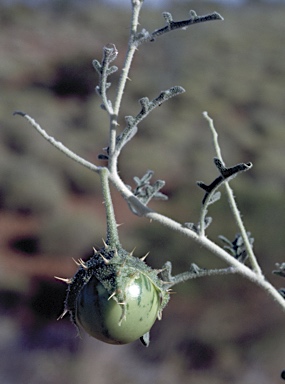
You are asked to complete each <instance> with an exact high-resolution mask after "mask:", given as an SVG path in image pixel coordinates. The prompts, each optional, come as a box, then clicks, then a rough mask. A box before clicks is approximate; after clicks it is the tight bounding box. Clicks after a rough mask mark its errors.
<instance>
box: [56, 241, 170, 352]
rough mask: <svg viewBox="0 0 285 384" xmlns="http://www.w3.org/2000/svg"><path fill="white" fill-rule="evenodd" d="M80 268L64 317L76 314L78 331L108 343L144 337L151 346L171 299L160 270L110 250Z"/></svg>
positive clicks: (144, 341) (103, 251) (69, 287)
mask: <svg viewBox="0 0 285 384" xmlns="http://www.w3.org/2000/svg"><path fill="white" fill-rule="evenodd" d="M78 264H79V270H78V271H77V273H76V274H75V276H74V277H73V278H72V279H68V280H65V281H66V282H68V284H69V285H68V290H67V297H66V300H65V310H64V313H63V315H64V314H65V313H67V312H70V314H71V320H72V321H73V323H74V324H75V325H76V326H78V327H80V328H82V329H84V330H85V331H86V332H87V333H88V334H90V335H91V336H93V337H95V338H96V339H98V340H101V341H104V342H106V343H109V344H126V343H130V342H132V341H135V340H137V339H139V338H141V341H142V342H143V344H145V345H148V332H149V330H150V329H151V327H152V326H153V324H154V322H155V320H156V319H157V318H158V319H160V318H161V313H162V310H163V308H164V307H165V305H166V304H167V302H168V300H169V293H168V291H167V290H166V289H165V288H164V284H163V282H162V281H161V280H160V279H159V278H158V276H157V275H158V274H159V272H160V271H156V270H153V269H152V268H150V267H149V266H148V265H147V264H146V263H145V262H144V261H143V260H142V259H138V258H136V257H133V256H132V254H130V253H128V252H127V251H125V250H124V249H122V248H120V249H115V250H114V249H110V248H109V247H108V246H107V245H106V246H105V247H104V248H102V249H100V250H99V251H95V253H94V255H93V256H92V257H91V258H90V260H88V261H87V262H83V261H82V260H79V263H78ZM63 315H62V316H63Z"/></svg>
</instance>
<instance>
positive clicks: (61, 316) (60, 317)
mask: <svg viewBox="0 0 285 384" xmlns="http://www.w3.org/2000/svg"><path fill="white" fill-rule="evenodd" d="M67 312H68V310H67V309H65V310H64V311H63V312H62V314H61V315H60V316H59V317H58V318H57V320H61V319H62V318H63V317H64V316H65V315H66V314H67Z"/></svg>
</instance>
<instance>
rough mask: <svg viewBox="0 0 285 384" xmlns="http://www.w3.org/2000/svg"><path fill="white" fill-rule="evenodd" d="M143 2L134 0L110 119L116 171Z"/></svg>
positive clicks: (111, 156)
mask: <svg viewBox="0 0 285 384" xmlns="http://www.w3.org/2000/svg"><path fill="white" fill-rule="evenodd" d="M142 4H143V2H142V1H139V0H132V17H131V31H130V37H129V42H128V50H127V53H126V57H125V62H124V66H123V68H122V73H121V76H120V80H119V84H118V88H117V93H116V97H115V103H114V109H113V114H112V115H111V120H110V136H109V170H110V171H111V172H114V171H115V170H116V169H117V156H118V154H116V155H115V147H116V137H117V126H118V117H119V112H120V107H121V103H122V97H123V94H124V90H125V87H126V82H127V80H128V76H129V72H130V68H131V64H132V61H133V57H134V54H135V51H136V49H137V46H136V44H135V42H134V38H135V35H136V33H137V28H138V24H139V22H138V19H139V14H140V10H141V7H142Z"/></svg>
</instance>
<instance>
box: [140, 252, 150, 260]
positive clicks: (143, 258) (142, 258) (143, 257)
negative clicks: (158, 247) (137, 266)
mask: <svg viewBox="0 0 285 384" xmlns="http://www.w3.org/2000/svg"><path fill="white" fill-rule="evenodd" d="M148 255H149V252H148V253H146V254H145V255H144V256H142V257H141V258H140V259H141V261H145V259H146V258H147V257H148Z"/></svg>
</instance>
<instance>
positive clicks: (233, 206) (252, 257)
mask: <svg viewBox="0 0 285 384" xmlns="http://www.w3.org/2000/svg"><path fill="white" fill-rule="evenodd" d="M203 115H204V117H205V118H206V120H207V121H208V123H209V127H210V129H211V132H212V135H213V141H214V147H215V151H216V154H217V157H218V158H219V159H220V160H221V162H222V163H223V164H224V161H223V158H222V153H221V148H220V145H219V142H218V133H217V131H216V129H215V126H214V122H213V119H211V118H210V117H209V115H208V113H207V112H204V113H203ZM224 184H225V188H226V192H227V195H228V200H229V205H230V208H231V211H232V213H233V216H234V219H235V221H236V223H237V226H238V228H239V230H240V233H241V236H242V238H243V241H244V245H245V248H246V252H247V255H248V258H249V261H250V264H251V266H252V269H253V270H254V271H255V272H256V273H257V274H258V275H260V276H262V275H263V274H262V271H261V268H260V266H259V264H258V262H257V259H256V257H255V255H254V252H253V249H252V246H251V244H250V242H249V239H248V236H247V233H246V229H245V226H244V224H243V221H242V219H241V214H240V212H239V210H238V207H237V203H236V201H235V197H234V193H233V190H232V188H231V187H230V185H229V182H228V181H225V182H224Z"/></svg>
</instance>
